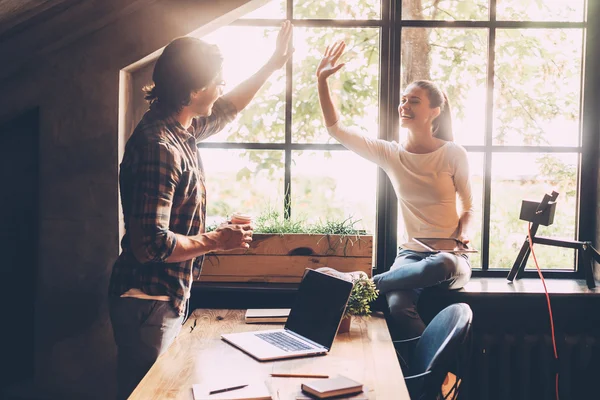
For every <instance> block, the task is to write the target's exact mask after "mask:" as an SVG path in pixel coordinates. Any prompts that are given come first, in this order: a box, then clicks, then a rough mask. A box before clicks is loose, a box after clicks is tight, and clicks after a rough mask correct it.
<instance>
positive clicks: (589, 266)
mask: <svg viewBox="0 0 600 400" xmlns="http://www.w3.org/2000/svg"><path fill="white" fill-rule="evenodd" d="M591 252H592V249H591V248H590V246H589V244H588V243H584V244H583V245H582V246H581V247H580V248H579V257H580V258H581V267H582V268H585V281H586V283H587V287H588V288H589V289H593V288H595V287H596V282H595V281H594V259H593V258H592V254H591Z"/></svg>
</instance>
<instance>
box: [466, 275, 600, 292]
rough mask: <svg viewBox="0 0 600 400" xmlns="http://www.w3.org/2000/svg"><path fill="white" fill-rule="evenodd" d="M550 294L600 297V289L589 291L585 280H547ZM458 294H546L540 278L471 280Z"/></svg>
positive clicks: (477, 278) (479, 278)
mask: <svg viewBox="0 0 600 400" xmlns="http://www.w3.org/2000/svg"><path fill="white" fill-rule="evenodd" d="M545 282H546V287H547V288H548V293H550V294H552V295H578V294H581V295H584V294H597V295H600V288H599V287H596V288H594V289H588V287H587V285H586V283H585V279H549V278H546V279H545ZM458 292H462V293H466V294H471V293H473V294H484V293H485V294H538V293H544V286H543V284H542V281H541V280H540V279H539V278H522V279H515V280H514V281H512V282H510V281H508V280H507V279H506V278H487V277H486V278H482V277H475V278H471V280H470V281H469V283H467V284H466V285H465V287H464V288H462V289H460V290H458Z"/></svg>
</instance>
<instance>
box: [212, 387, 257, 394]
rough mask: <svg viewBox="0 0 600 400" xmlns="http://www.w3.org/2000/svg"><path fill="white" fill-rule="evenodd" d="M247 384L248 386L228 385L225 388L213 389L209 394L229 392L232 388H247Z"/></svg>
mask: <svg viewBox="0 0 600 400" xmlns="http://www.w3.org/2000/svg"><path fill="white" fill-rule="evenodd" d="M246 386H248V385H238V386H232V387H227V388H223V389H217V390H211V391H210V392H208V394H217V393H223V392H229V391H230V390H237V389H242V388H245V387H246Z"/></svg>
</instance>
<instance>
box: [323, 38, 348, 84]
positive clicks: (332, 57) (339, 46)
mask: <svg viewBox="0 0 600 400" xmlns="http://www.w3.org/2000/svg"><path fill="white" fill-rule="evenodd" d="M345 48H346V43H344V42H343V41H339V42H335V43H334V44H333V45H332V46H327V49H326V50H325V55H323V58H322V59H321V62H320V63H319V66H318V67H317V78H318V79H319V81H321V80H326V79H327V78H329V77H330V76H331V75H333V74H335V73H336V72H337V71H339V69H340V68H342V67H343V66H344V65H345V63H341V64H338V65H335V64H336V63H337V62H338V60H339V58H340V57H341V55H342V54H343V53H344V49H345Z"/></svg>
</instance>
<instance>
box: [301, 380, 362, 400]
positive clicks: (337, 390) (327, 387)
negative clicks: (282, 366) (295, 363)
mask: <svg viewBox="0 0 600 400" xmlns="http://www.w3.org/2000/svg"><path fill="white" fill-rule="evenodd" d="M301 389H302V391H304V392H307V393H309V394H312V395H315V396H317V397H318V398H320V399H325V398H328V397H333V396H340V395H343V394H353V393H360V392H362V390H363V385H362V383H360V382H357V381H355V380H353V379H350V378H348V377H346V376H343V375H338V376H336V377H333V378H328V379H314V380H310V381H307V382H304V383H303V384H302V385H301Z"/></svg>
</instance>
